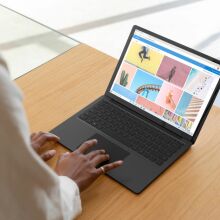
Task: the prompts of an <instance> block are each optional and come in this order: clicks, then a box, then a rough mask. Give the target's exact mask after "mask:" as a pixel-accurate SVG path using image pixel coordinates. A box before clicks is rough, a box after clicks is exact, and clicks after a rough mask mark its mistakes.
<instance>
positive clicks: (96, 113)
mask: <svg viewBox="0 0 220 220" xmlns="http://www.w3.org/2000/svg"><path fill="white" fill-rule="evenodd" d="M79 118H80V119H81V120H83V121H85V122H87V123H88V124H90V125H92V126H93V127H95V128H97V129H98V130H101V131H102V132H104V133H106V134H107V135H109V136H111V137H113V138H114V139H116V140H118V141H119V142H121V143H123V144H124V145H126V146H127V147H128V148H131V149H132V150H134V151H136V152H137V153H139V154H141V155H142V156H144V157H145V158H147V159H149V160H150V161H152V162H154V163H156V164H157V165H159V166H160V165H162V164H163V163H164V162H165V161H167V160H168V159H169V158H170V157H171V156H172V155H173V154H174V153H175V152H177V151H178V150H179V149H180V148H181V147H182V146H183V143H182V142H180V141H178V140H176V139H174V138H172V137H171V136H169V135H166V134H165V133H162V132H161V131H159V130H158V129H157V128H155V127H153V126H151V125H147V124H146V123H144V122H143V121H141V120H139V119H138V118H136V117H135V116H132V115H131V114H129V113H128V112H126V111H124V110H122V109H120V108H118V107H116V106H114V105H113V104H110V103H109V102H106V101H101V102H99V103H97V104H96V105H94V106H93V107H92V108H90V109H88V110H87V111H85V112H84V113H83V114H81V115H80V116H79Z"/></svg>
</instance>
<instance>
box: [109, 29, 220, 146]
mask: <svg viewBox="0 0 220 220" xmlns="http://www.w3.org/2000/svg"><path fill="white" fill-rule="evenodd" d="M219 87H220V61H219V60H216V59H214V58H212V57H210V56H207V55H205V54H202V53H200V52H198V51H195V50H193V49H191V48H188V47H186V46H184V45H181V44H179V43H176V42H174V41H172V40H169V39H167V38H165V37H162V36H160V35H158V34H155V33H153V32H150V31H148V30H145V29H143V28H141V27H138V26H134V27H133V28H132V30H131V33H130V36H129V38H128V40H127V43H126V45H125V47H124V50H123V52H122V55H121V57H120V59H119V62H118V64H117V66H116V69H115V71H114V74H113V77H112V79H111V81H110V83H109V85H108V88H107V90H106V95H107V96H110V97H111V98H113V99H115V100H116V101H119V102H120V103H121V104H123V105H125V106H127V107H128V108H130V109H132V110H134V111H136V112H137V113H139V114H141V115H143V116H145V117H147V118H148V119H150V120H152V121H154V122H156V123H158V124H159V125H161V126H163V127H165V128H166V129H168V130H170V131H172V132H175V133H176V134H178V135H180V136H181V137H183V138H186V139H187V140H190V141H191V142H192V143H194V142H195V140H196V138H197V136H198V134H199V131H200V129H201V127H202V124H203V123H204V121H205V118H206V116H207V114H208V112H209V110H210V108H211V106H212V103H213V102H214V99H215V97H216V95H217V93H218V91H219Z"/></svg>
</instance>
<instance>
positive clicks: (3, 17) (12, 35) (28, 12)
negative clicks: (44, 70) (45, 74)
mask: <svg viewBox="0 0 220 220" xmlns="http://www.w3.org/2000/svg"><path fill="white" fill-rule="evenodd" d="M0 4H2V5H4V6H6V7H8V8H10V9H13V10H15V11H17V12H19V13H21V14H23V15H25V16H28V17H30V18H32V19H34V20H36V21H38V22H40V23H42V24H44V25H46V26H48V27H51V28H53V29H55V30H57V31H58V32H60V33H62V34H64V35H66V36H69V37H70V38H68V37H65V36H63V35H62V34H59V33H55V32H53V31H51V30H50V29H48V28H47V27H45V28H44V27H43V26H41V25H39V26H38V25H37V24H34V23H31V21H28V22H27V19H23V18H22V17H19V18H18V17H17V18H16V16H17V15H15V14H13V16H12V14H11V13H8V12H7V10H6V9H5V8H0V27H1V36H0V53H1V54H2V56H3V57H4V58H6V60H9V62H10V65H9V67H10V70H11V72H12V74H13V78H16V77H19V76H20V75H22V74H23V73H25V72H27V71H29V70H31V69H32V68H34V67H37V66H38V65H40V64H42V63H44V62H46V61H47V60H49V59H52V58H53V57H55V56H57V55H59V54H60V53H62V52H65V51H66V50H68V49H70V48H72V47H73V46H76V45H77V44H78V43H79V42H82V43H86V44H88V45H90V46H92V47H94V48H96V49H98V50H100V51H102V52H104V53H106V54H108V55H110V56H112V57H115V58H117V59H118V58H119V56H120V54H121V51H122V49H123V47H124V44H125V42H126V40H127V37H128V34H129V32H130V30H131V28H132V26H133V25H134V24H137V25H140V26H142V27H144V28H146V29H149V30H151V31H153V32H156V33H158V34H161V35H164V36H166V37H168V38H171V39H173V40H175V41H177V42H179V43H182V44H185V45H187V46H189V47H192V48H194V49H197V50H199V51H201V52H204V53H207V54H208V55H210V56H213V57H215V58H218V59H220V46H219V45H220V23H219V21H218V15H219V11H220V1H219V0H175V1H174V0H148V1H146V0H136V1H129V0H120V1H118V0H111V1H103V0H90V1H89V0H84V1H74V0H65V1H52V0H44V1H43V0H38V1H34V0H29V1H27V0H0ZM22 19H23V20H22ZM6 21H7V22H6ZM19 22H20V23H19ZM24 23H25V27H24V28H23V29H22V28H21V29H22V31H20V33H17V32H16V31H15V29H16V28H15V27H16V25H21V24H22V25H24ZM13 27H14V28H13ZM2 30H3V31H2ZM27 50H28V51H32V52H33V51H34V53H33V56H32V57H30V56H27ZM18 54H19V56H18ZM20 54H22V56H20ZM25 55H26V56H25ZM15 57H16V59H15ZM23 57H25V60H24V59H23ZM27 63H29V66H28V65H27ZM31 63H33V65H30V64H31ZM24 66H25V68H24ZM19 68H20V69H19ZM18 69H19V71H18ZM215 104H216V105H218V106H219V107H220V95H218V97H217V99H216V101H215Z"/></svg>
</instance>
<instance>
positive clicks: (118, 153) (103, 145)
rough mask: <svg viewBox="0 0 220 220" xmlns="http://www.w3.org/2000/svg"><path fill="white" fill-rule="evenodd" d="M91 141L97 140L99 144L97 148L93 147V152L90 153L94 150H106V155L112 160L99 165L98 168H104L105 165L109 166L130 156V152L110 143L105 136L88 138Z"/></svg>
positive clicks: (96, 135)
mask: <svg viewBox="0 0 220 220" xmlns="http://www.w3.org/2000/svg"><path fill="white" fill-rule="evenodd" d="M91 139H97V140H98V143H97V145H96V146H94V147H92V148H91V150H89V151H88V152H90V151H93V150H100V149H104V150H105V151H106V153H107V154H109V156H110V159H109V160H108V161H105V162H103V163H101V164H99V166H98V167H100V166H103V165H104V164H107V163H112V162H114V161H117V160H124V159H125V157H127V156H128V155H129V152H127V151H125V150H124V149H122V148H121V147H119V146H117V145H116V144H113V143H112V142H110V141H109V140H107V139H106V138H104V137H103V136H101V135H99V134H95V135H93V136H91V137H90V138H88V140H91Z"/></svg>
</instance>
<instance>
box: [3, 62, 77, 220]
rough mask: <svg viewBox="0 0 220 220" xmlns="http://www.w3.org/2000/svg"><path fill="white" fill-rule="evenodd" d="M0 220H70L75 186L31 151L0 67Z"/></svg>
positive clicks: (15, 92) (14, 94)
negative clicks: (59, 175)
mask: <svg viewBox="0 0 220 220" xmlns="http://www.w3.org/2000/svg"><path fill="white" fill-rule="evenodd" d="M0 140H1V141H0V176H1V180H0V195H1V199H0V219H9V220H17V219H22V220H30V219H31V220H39V219H40V220H72V219H73V218H75V217H76V216H77V215H78V214H79V213H80V211H81V200H80V194H79V189H78V187H77V185H76V184H75V183H74V182H73V181H72V180H70V179H68V178H67V177H58V176H57V175H56V173H55V172H54V171H53V170H52V169H50V168H49V167H48V166H47V165H46V164H45V163H44V162H43V161H42V160H41V158H40V157H39V156H38V155H37V154H36V153H35V151H34V150H33V149H32V147H31V143H30V136H29V127H28V123H27V120H26V116H25V113H24V109H23V105H22V95H21V92H20V91H19V89H18V88H17V86H16V85H15V84H14V83H13V82H11V81H10V79H9V76H8V74H7V70H6V69H5V68H4V67H3V66H1V65H0Z"/></svg>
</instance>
